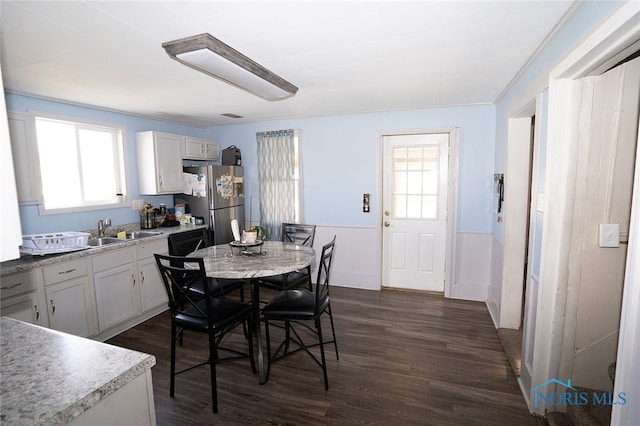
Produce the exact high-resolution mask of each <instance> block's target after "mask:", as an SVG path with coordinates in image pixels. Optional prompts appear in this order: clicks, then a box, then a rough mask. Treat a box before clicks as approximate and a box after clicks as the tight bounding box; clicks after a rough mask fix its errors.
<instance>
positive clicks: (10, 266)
mask: <svg viewBox="0 0 640 426" xmlns="http://www.w3.org/2000/svg"><path fill="white" fill-rule="evenodd" d="M138 228H139V225H138ZM200 228H206V226H205V225H189V226H173V227H167V228H153V229H143V231H152V232H160V233H161V234H160V235H154V236H152V237H146V238H136V239H130V240H124V239H123V240H122V243H116V244H107V245H104V246H98V247H91V248H87V249H84V250H78V251H72V252H68V253H61V254H48V255H44V256H33V255H25V254H23V255H22V256H20V258H19V259H15V260H9V261H7V262H2V263H0V275H7V274H13V273H15V272H22V271H27V270H29V269H33V268H37V267H40V266H46V265H51V264H54V263H60V262H66V261H68V260H72V259H77V258H80V257H84V256H91V255H94V254H98V253H102V252H107V251H111V250H117V249H120V248H122V247H127V246H133V245H137V244H142V243H147V242H149V241H153V240H159V239H162V238H167V236H169V235H171V234H175V233H178V232H187V231H192V230H194V229H200ZM122 230H126V231H138V230H139V229H134V228H132V227H127V226H124V227H114V229H109V230H108V231H107V233H108V234H109V235H112V234H116V233H117V232H118V231H122Z"/></svg>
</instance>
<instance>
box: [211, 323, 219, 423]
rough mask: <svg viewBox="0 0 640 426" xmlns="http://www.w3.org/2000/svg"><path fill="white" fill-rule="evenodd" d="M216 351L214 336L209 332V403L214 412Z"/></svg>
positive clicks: (216, 402)
mask: <svg viewBox="0 0 640 426" xmlns="http://www.w3.org/2000/svg"><path fill="white" fill-rule="evenodd" d="M217 362H218V351H217V349H216V337H215V336H214V335H213V334H212V333H211V332H209V368H210V369H211V405H212V409H213V412H214V413H217V412H218V386H217V380H216V363H217Z"/></svg>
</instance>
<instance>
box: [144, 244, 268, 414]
mask: <svg viewBox="0 0 640 426" xmlns="http://www.w3.org/2000/svg"><path fill="white" fill-rule="evenodd" d="M154 256H155V259H156V263H157V264H158V268H159V270H160V274H161V275H162V280H163V282H164V286H165V289H166V291H167V295H168V296H169V309H170V311H171V382H170V387H169V395H170V396H171V397H172V398H173V397H174V391H175V377H176V375H178V374H180V373H184V372H185V371H189V370H192V369H194V368H196V367H200V366H202V365H205V364H209V368H210V370H211V403H212V405H213V412H214V413H217V412H218V390H217V385H216V364H218V363H219V362H221V361H224V360H230V359H238V358H249V362H250V364H251V370H252V371H253V373H255V372H256V367H255V363H254V359H253V339H251V338H249V339H247V341H248V343H249V348H248V349H249V351H248V353H244V352H242V351H239V350H236V349H231V348H224V347H221V346H219V345H220V343H221V341H222V339H223V337H225V336H226V335H227V333H229V332H231V331H232V330H233V329H234V328H236V327H237V326H238V325H241V324H242V326H243V327H245V328H246V327H247V322H248V327H249V332H250V333H251V331H252V330H253V321H252V317H253V315H252V312H253V309H252V306H251V304H249V303H244V302H238V301H234V300H229V299H224V298H218V297H212V295H211V294H210V293H209V287H208V286H204V287H203V290H204V297H202V298H197V297H196V293H194V292H191V291H189V290H190V289H191V287H193V286H194V285H196V284H197V283H201V282H204V281H205V280H206V274H205V269H204V260H203V259H202V258H188V257H180V256H171V255H169V256H167V255H160V254H154ZM185 330H192V331H196V332H202V333H207V334H208V336H209V359H208V360H207V361H204V362H201V363H199V364H196V365H192V366H190V367H187V368H185V369H183V370H180V371H178V372H176V341H177V340H178V339H179V340H180V345H182V343H183V338H184V331H185ZM219 351H225V352H228V353H229V354H230V355H229V356H227V357H225V358H221V357H220V356H219V354H218V352H219Z"/></svg>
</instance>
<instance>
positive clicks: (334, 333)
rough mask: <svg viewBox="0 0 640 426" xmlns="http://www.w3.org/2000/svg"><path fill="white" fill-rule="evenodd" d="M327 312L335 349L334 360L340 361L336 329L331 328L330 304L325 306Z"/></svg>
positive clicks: (331, 314)
mask: <svg viewBox="0 0 640 426" xmlns="http://www.w3.org/2000/svg"><path fill="white" fill-rule="evenodd" d="M327 312H329V320H330V321H331V333H332V334H333V346H334V347H335V349H336V359H340V355H338V339H336V329H335V327H334V326H333V313H332V312H331V303H329V306H327Z"/></svg>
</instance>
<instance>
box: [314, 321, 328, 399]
mask: <svg viewBox="0 0 640 426" xmlns="http://www.w3.org/2000/svg"><path fill="white" fill-rule="evenodd" d="M316 330H317V332H318V342H319V343H320V356H321V357H322V374H323V375H324V390H329V378H328V377H327V360H326V359H325V356H324V342H323V341H322V321H321V318H320V316H318V317H316Z"/></svg>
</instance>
